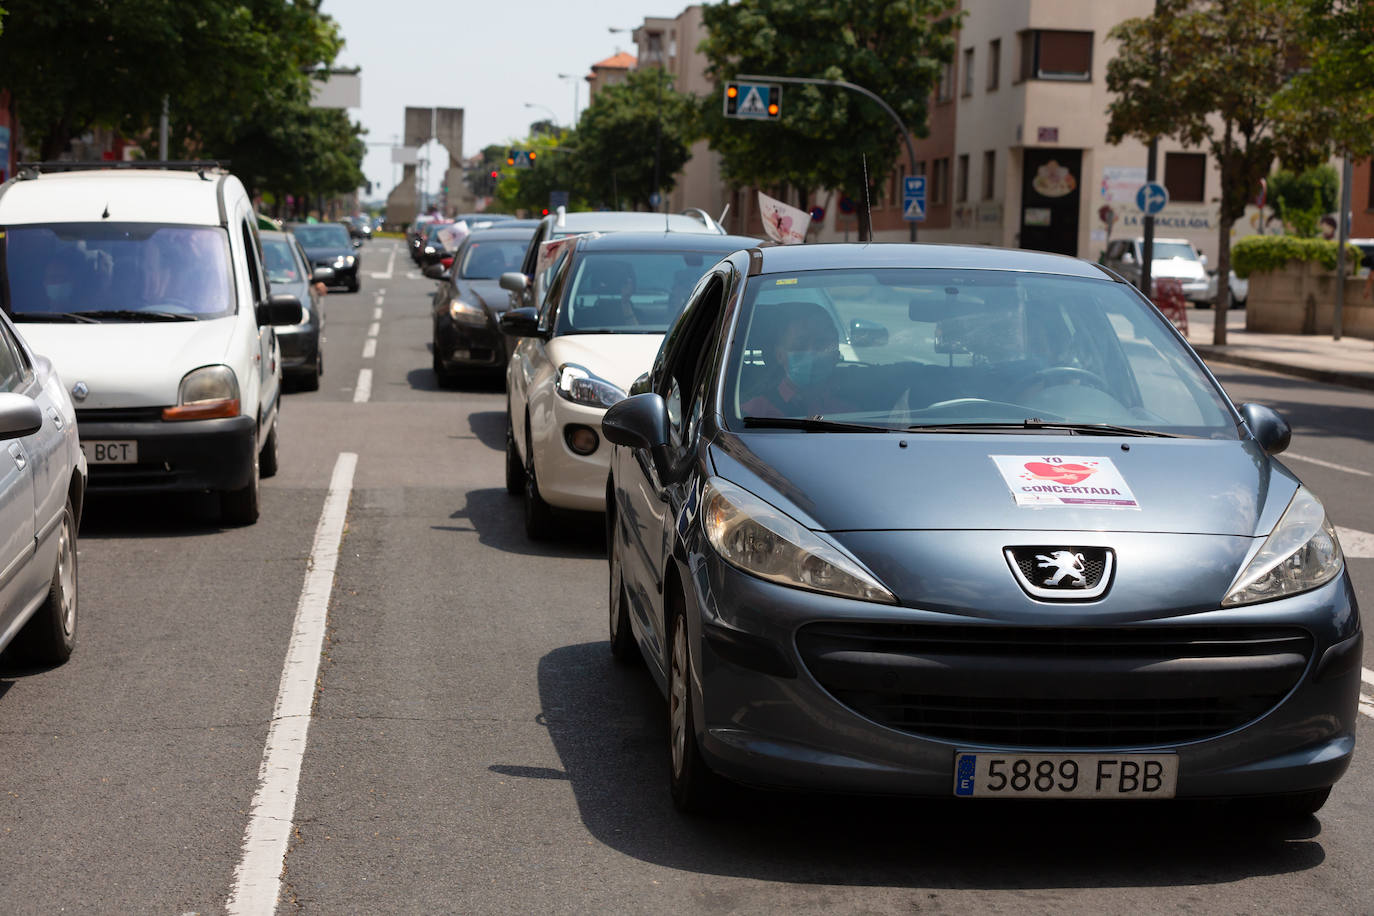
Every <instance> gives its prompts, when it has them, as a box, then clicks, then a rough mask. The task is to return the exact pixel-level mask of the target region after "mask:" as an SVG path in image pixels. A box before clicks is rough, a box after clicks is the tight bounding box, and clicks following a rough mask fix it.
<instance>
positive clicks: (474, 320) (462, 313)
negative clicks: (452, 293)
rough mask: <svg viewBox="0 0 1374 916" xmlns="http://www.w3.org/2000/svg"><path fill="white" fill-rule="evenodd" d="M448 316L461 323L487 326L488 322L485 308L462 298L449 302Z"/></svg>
mask: <svg viewBox="0 0 1374 916" xmlns="http://www.w3.org/2000/svg"><path fill="white" fill-rule="evenodd" d="M448 316H449V317H450V318H452V319H453V320H454V321H456V322H458V323H459V324H469V325H474V326H476V327H485V326H486V323H487V313H486V311H485V310H483V309H482V308H480V307H478V306H475V305H473V304H472V303H470V302H464V301H463V300H462V299H454V300H453V301H452V302H450V303H449V304H448Z"/></svg>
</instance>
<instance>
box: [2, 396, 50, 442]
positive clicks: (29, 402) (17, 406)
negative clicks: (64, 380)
mask: <svg viewBox="0 0 1374 916" xmlns="http://www.w3.org/2000/svg"><path fill="white" fill-rule="evenodd" d="M42 428H43V411H41V410H39V409H38V402H37V401H35V400H34V399H33V398H31V397H29V396H28V395H24V394H15V393H13V392H9V391H6V392H0V439H18V438H20V437H21V436H32V435H33V434H34V433H36V432H38V431H39V430H40V429H42Z"/></svg>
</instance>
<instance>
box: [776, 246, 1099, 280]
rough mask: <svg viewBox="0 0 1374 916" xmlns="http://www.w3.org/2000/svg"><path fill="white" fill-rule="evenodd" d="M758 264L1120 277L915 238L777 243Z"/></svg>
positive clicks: (1034, 255) (1076, 264)
mask: <svg viewBox="0 0 1374 916" xmlns="http://www.w3.org/2000/svg"><path fill="white" fill-rule="evenodd" d="M751 256H752V257H754V258H755V259H756V262H755V263H756V264H757V265H758V266H757V268H753V269H751V270H750V271H749V272H750V274H775V273H790V272H792V271H801V270H841V269H845V268H866V267H873V268H878V267H928V268H930V267H934V268H953V269H965V270H1018V271H1025V272H1029V273H1046V274H1061V275H1063V276H1067V277H1087V278H1092V279H1095V280H1116V278H1115V277H1114V276H1113V275H1111V274H1109V273H1107V271H1105V270H1104V269H1103V268H1101V267H1099V266H1098V265H1097V264H1095V263H1093V262H1091V261H1084V260H1082V259H1081V258H1071V257H1069V256H1067V255H1062V254H1048V253H1046V252H1043V251H1027V250H1025V249H1022V248H993V247H990V246H987V245H932V244H917V245H912V244H910V243H895V242H894V243H889V244H881V243H877V244H869V245H861V244H845V243H842V242H836V243H822V244H811V245H777V246H770V247H768V248H757V249H755V250H754V251H753V252H751Z"/></svg>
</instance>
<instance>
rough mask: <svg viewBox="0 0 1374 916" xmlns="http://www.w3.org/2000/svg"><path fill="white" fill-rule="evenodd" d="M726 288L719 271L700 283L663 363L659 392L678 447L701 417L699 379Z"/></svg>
mask: <svg viewBox="0 0 1374 916" xmlns="http://www.w3.org/2000/svg"><path fill="white" fill-rule="evenodd" d="M724 290H725V278H724V277H723V276H721V275H719V274H715V275H712V276H710V277H709V279H708V280H707V281H706V282H705V283H703V284H702V285H700V286H699V287H698V294H697V295H696V296H695V297H693V299H692V301H690V302H688V304H687V307H686V308H685V309H684V310H683V319H682V321H681V322H680V323H679V325H678V327H677V328H676V329H675V330H676V331H677V332H678V333H676V334H675V335H674V336H675V338H676V339H675V340H674V341H673V342H672V343H673V346H672V350H671V352H669V353H668V358H667V360H666V361H665V364H664V378H663V380H662V381H661V383H660V387H661V391H660V393H661V394H662V396H663V400H664V402H665V403H666V404H667V407H668V421H669V433H670V435H671V437H672V442H673V444H674V445H675V446H677V447H684V446H686V445H687V444H688V442H690V440H691V438H692V436H693V434H694V433H695V431H696V427H697V424H698V423H699V421H700V418H701V399H702V397H703V393H702V386H701V385H700V384H699V383H700V381H701V377H702V374H703V372H704V370H705V367H706V362H707V357H708V355H709V353H710V351H711V349H712V343H713V341H714V340H715V334H716V326H717V324H718V323H719V317H720V310H721V306H722V304H723V299H724Z"/></svg>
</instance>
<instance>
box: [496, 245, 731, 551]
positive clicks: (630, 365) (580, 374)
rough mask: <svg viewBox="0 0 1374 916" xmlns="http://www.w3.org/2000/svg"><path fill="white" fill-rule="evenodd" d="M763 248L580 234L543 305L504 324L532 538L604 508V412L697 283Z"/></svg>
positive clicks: (516, 488) (510, 443) (515, 442)
mask: <svg viewBox="0 0 1374 916" xmlns="http://www.w3.org/2000/svg"><path fill="white" fill-rule="evenodd" d="M757 244H758V240H757V239H752V238H746V237H743V236H729V235H715V234H710V235H708V234H688V233H672V232H666V233H665V232H654V233H648V232H617V233H612V234H610V235H604V236H597V237H582V238H578V239H577V240H576V241H575V242H573V243H571V244H566V245H565V246H564V247H563V250H562V251H561V252H560V254H559V256H558V258H557V260H555V262H554V264H553V266H552V267H551V268H550V270H549V276H550V279H549V281H548V283H547V286H546V289H547V291H546V292H545V293H544V295H543V299H542V302H541V303H540V306H539V308H538V309H537V310H536V309H533V308H518V309H512V310H510V311H508V312H506V313H505V314H504V315H503V316H502V317H501V330H502V331H503V332H505V333H506V334H508V335H511V336H512V337H517V338H519V342H518V343H517V344H516V346H515V349H514V351H513V352H512V354H511V358H510V362H509V364H508V365H507V367H506V391H507V418H506V419H507V433H506V490H507V491H508V492H509V493H511V494H512V495H517V494H521V493H523V494H524V496H525V532H526V534H528V535H529V536H530V537H531V538H536V539H538V538H546V537H549V536H550V535H552V534H553V533H554V532H555V530H556V524H555V519H554V515H553V510H554V509H572V510H581V511H588V512H602V511H604V510H605V508H606V478H607V474H608V470H609V467H610V464H609V462H610V447H609V446H608V445H607V444H606V443H604V442H602V440H601V433H600V429H601V416H602V414H604V413H605V412H606V408H608V407H610V406H611V405H612V404H614V403H616V402H617V401H620V400H621V399H623V398H624V397H625V396H626V394H627V393H628V392H629V389H630V387H631V385H632V384H633V383H634V381H635V379H637V378H638V377H639V376H640V375H643V374H644V373H645V372H647V371H648V370H649V367H650V366H651V365H652V364H653V360H654V355H655V354H656V353H657V352H658V349H659V345H660V344H661V343H662V341H663V334H664V332H665V331H667V329H668V327H669V325H671V324H672V323H673V320H674V319H675V318H676V317H677V315H678V312H679V311H681V309H682V306H683V304H684V303H686V301H687V296H688V295H689V294H690V293H691V291H692V288H693V287H694V286H695V285H696V283H697V281H698V280H699V279H700V278H701V277H702V276H703V275H704V274H705V273H706V272H707V271H709V270H710V269H711V267H712V266H713V265H715V264H716V263H717V262H719V261H720V260H721V258H723V257H725V256H726V255H728V254H730V253H731V252H734V251H738V250H740V249H742V248H753V247H755V246H756V245H757ZM506 276H510V275H509V274H507V275H506Z"/></svg>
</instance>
